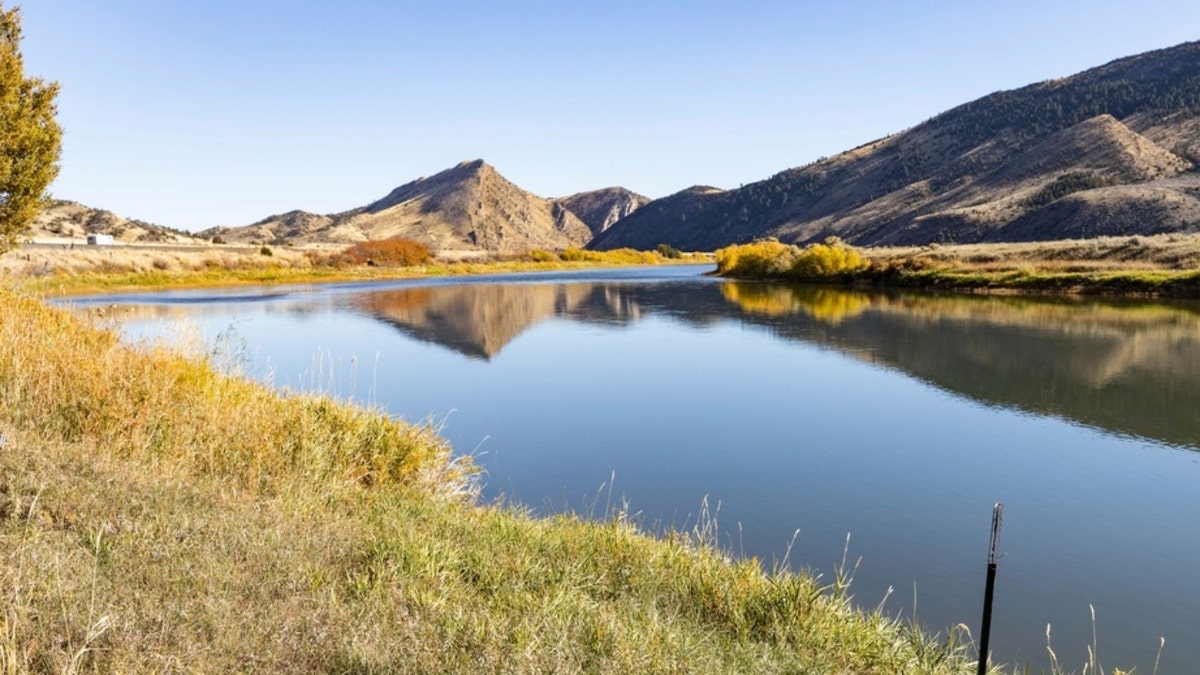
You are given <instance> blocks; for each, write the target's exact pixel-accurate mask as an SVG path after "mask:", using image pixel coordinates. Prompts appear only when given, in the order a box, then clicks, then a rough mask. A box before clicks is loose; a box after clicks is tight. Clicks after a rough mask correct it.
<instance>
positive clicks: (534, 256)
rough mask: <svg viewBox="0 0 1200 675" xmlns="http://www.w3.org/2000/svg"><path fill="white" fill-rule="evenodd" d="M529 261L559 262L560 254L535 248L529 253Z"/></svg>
mask: <svg viewBox="0 0 1200 675" xmlns="http://www.w3.org/2000/svg"><path fill="white" fill-rule="evenodd" d="M529 259H530V260H532V261H533V262H557V261H558V259H559V258H558V254H557V253H554V252H553V251H544V250H542V249H540V248H535V249H533V250H532V251H530V252H529Z"/></svg>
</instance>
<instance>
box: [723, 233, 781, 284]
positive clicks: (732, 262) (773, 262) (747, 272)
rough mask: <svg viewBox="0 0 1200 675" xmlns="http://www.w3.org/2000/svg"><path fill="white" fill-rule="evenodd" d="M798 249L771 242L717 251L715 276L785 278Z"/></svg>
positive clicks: (765, 241) (758, 242)
mask: <svg viewBox="0 0 1200 675" xmlns="http://www.w3.org/2000/svg"><path fill="white" fill-rule="evenodd" d="M799 254H800V249H798V248H796V247H795V246H790V245H788V244H781V243H779V242H778V241H775V240H773V239H771V240H764V241H756V242H754V243H752V244H740V245H734V246H726V247H725V248H722V249H718V250H717V252H716V255H717V274H720V275H722V276H732V277H741V278H744V279H762V278H766V277H779V276H784V275H786V274H787V273H788V272H789V271H790V270H791V269H792V263H793V262H794V261H795V259H796V256H797V255H799Z"/></svg>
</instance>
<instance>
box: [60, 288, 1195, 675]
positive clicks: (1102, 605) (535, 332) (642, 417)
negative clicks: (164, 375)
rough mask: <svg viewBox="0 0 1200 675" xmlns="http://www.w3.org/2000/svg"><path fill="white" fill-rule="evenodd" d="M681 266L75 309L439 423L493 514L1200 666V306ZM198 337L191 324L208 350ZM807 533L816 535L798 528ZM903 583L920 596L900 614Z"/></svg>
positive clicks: (1000, 632)
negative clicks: (514, 513)
mask: <svg viewBox="0 0 1200 675" xmlns="http://www.w3.org/2000/svg"><path fill="white" fill-rule="evenodd" d="M702 271H703V270H702V269H701V268H695V267H668V268H640V269H635V270H610V271H594V272H584V273H553V274H533V275H508V276H497V277H475V278H469V279H442V280H421V281H401V282H383V283H369V284H339V285H328V286H303V287H288V288H279V287H273V288H264V289H249V290H248V289H238V290H236V291H233V292H214V291H211V290H205V291H181V292H170V293H154V294H141V295H135V296H110V297H105V298H88V299H79V300H73V301H69V302H71V303H73V304H75V305H77V306H78V307H79V309H80V311H87V312H91V313H103V314H105V315H107V316H110V317H113V318H115V319H117V320H118V321H120V322H121V325H122V326H123V328H122V330H124V331H125V332H126V334H127V335H128V336H129V337H130V339H142V338H145V337H147V336H152V335H161V334H163V333H164V332H172V331H174V330H175V329H174V328H170V327H171V326H176V325H177V324H178V322H179V321H181V320H182V321H186V322H187V323H188V324H189V325H193V326H195V330H197V331H198V333H199V334H200V335H201V336H203V339H204V340H205V341H206V342H205V344H207V345H208V346H207V349H208V350H209V351H210V352H212V353H215V354H216V358H217V360H218V361H220V362H222V363H226V364H233V366H235V367H239V368H241V369H242V370H243V371H244V372H245V373H247V374H249V375H251V376H254V377H258V378H261V379H264V380H268V381H271V382H274V383H275V384H277V385H279V386H283V387H288V388H292V389H304V390H316V391H323V392H327V393H330V394H332V395H335V396H338V397H341V398H348V399H353V400H356V401H363V402H368V403H372V404H378V405H382V406H384V407H386V409H387V410H389V411H390V412H392V413H393V414H396V415H398V416H401V417H404V418H406V419H409V420H414V421H421V420H424V419H431V420H433V421H434V422H435V423H436V424H440V425H443V430H442V433H443V434H444V435H445V436H446V437H447V438H448V439H450V440H451V442H452V443H453V444H454V446H455V448H456V449H457V451H458V452H463V453H472V454H474V455H475V456H476V459H477V461H478V463H479V464H481V465H482V466H483V467H484V468H485V469H486V471H487V474H486V485H485V498H486V499H489V500H492V499H497V498H500V497H501V496H503V498H504V499H505V500H507V501H510V502H519V503H521V504H525V505H528V506H530V507H532V508H534V509H535V510H536V511H539V512H543V513H548V512H553V511H560V510H564V509H566V510H574V511H580V512H583V513H585V514H589V515H594V516H596V517H602V516H603V515H604V514H606V513H608V512H610V511H611V510H612V509H615V508H618V507H620V508H627V509H629V510H631V511H633V512H636V513H637V514H639V517H640V518H641V520H642V522H643V523H645V524H646V526H647V527H663V526H669V527H677V528H690V527H693V526H694V525H696V523H697V520H698V518H700V515H699V514H700V513H701V511H702V509H703V505H704V504H705V503H707V511H708V517H715V518H716V520H717V522H718V524H719V527H720V535H719V536H720V539H721V541H722V543H723V544H724V545H725V546H727V547H729V548H730V549H732V550H733V551H734V552H736V553H739V554H742V555H747V556H751V555H752V556H756V557H758V558H759V559H760V560H762V561H763V562H764V564H765V565H766V566H768V567H770V566H771V565H772V564H773V561H781V560H782V559H783V557H784V555H785V553H786V552H787V550H788V547H789V542H792V540H793V537H794V545H792V546H791V552H790V557H789V558H788V561H787V562H788V563H789V564H791V565H793V566H795V567H807V568H811V569H814V570H816V571H819V572H820V573H822V574H824V575H825V576H826V577H827V578H830V579H831V578H832V576H833V574H834V573H835V570H836V568H837V566H838V565H839V564H840V563H841V561H842V559H843V555H844V552H845V551H846V550H847V545H846V540H847V534H848V533H849V534H850V541H849V546H848V550H849V559H848V563H849V565H850V566H854V565H855V563H856V562H857V569H856V571H855V579H854V585H853V592H854V594H855V596H856V598H857V600H858V601H859V602H860V603H861V604H862V605H864V606H875V605H877V604H879V603H880V602H881V601H883V600H884V598H885V597H887V600H886V603H885V605H884V606H885V608H887V609H889V610H891V611H893V612H896V613H904V614H905V615H911V614H912V613H913V611H914V600H913V599H914V595H915V599H916V602H915V610H916V613H917V615H918V616H919V618H920V620H921V621H922V622H923V623H925V624H926V625H927V626H929V627H932V628H934V629H935V630H941V631H944V630H945V629H946V628H947V627H949V626H951V625H953V624H956V623H959V622H962V623H965V624H967V625H968V626H969V627H970V628H971V629H972V630H973V631H976V630H977V626H978V623H979V618H980V617H979V615H980V609H981V605H982V592H983V582H984V571H985V564H986V556H987V543H988V526H989V524H990V517H991V508H992V504H993V502H995V501H1003V502H1004V503H1005V520H1004V529H1003V533H1002V537H1001V550H1002V551H1003V553H1004V558H1003V559H1002V560H1001V564H1000V571H999V578H998V582H997V597H996V606H995V618H994V623H993V634H992V641H991V644H992V648H993V652H994V654H995V656H996V658H997V659H999V660H1001V661H1005V662H1008V663H1020V664H1024V663H1026V662H1027V661H1028V662H1031V663H1032V664H1033V666H1034V668H1035V670H1036V669H1037V668H1038V667H1039V666H1042V665H1044V664H1045V663H1046V649H1045V642H1046V641H1045V633H1046V625H1047V623H1049V624H1052V625H1053V636H1054V648H1055V651H1056V653H1057V654H1058V656H1059V659H1060V661H1062V662H1063V665H1065V666H1067V667H1069V668H1073V669H1080V668H1081V666H1082V664H1083V662H1084V660H1085V659H1086V647H1087V645H1089V644H1090V643H1091V639H1092V638H1091V635H1092V622H1091V616H1090V612H1089V606H1094V607H1095V611H1096V615H1097V624H1098V625H1097V630H1098V634H1099V650H1100V652H1099V653H1100V657H1101V661H1102V664H1103V665H1104V667H1105V668H1106V669H1107V670H1111V669H1112V668H1113V667H1121V668H1126V667H1129V666H1132V665H1138V666H1139V670H1144V671H1147V672H1149V671H1150V670H1152V669H1153V665H1154V659H1155V655H1156V653H1157V651H1158V645H1159V637H1160V636H1163V637H1165V638H1166V640H1167V646H1166V649H1165V651H1164V652H1163V656H1162V664H1161V666H1160V669H1159V672H1160V673H1171V672H1186V671H1187V670H1188V667H1189V665H1190V664H1192V663H1196V662H1200V621H1197V620H1196V617H1198V616H1200V573H1198V572H1197V571H1196V566H1195V565H1194V564H1193V561H1195V560H1197V559H1198V558H1200V528H1198V527H1197V526H1196V525H1195V523H1194V518H1193V514H1195V513H1196V512H1197V507H1200V454H1198V453H1197V451H1198V450H1200V416H1198V415H1197V405H1196V402H1197V401H1198V400H1200V306H1197V305H1194V304H1193V305H1188V304H1151V303H1131V302H1102V301H1094V300H1088V301H1061V300H1060V301H1045V300H1031V299H1019V298H981V297H936V296H929V295H917V294H866V293H858V292H845V291H837V290H831V289H822V288H811V287H809V288H805V287H792V286H786V285H777V284H751V283H736V282H725V281H721V280H716V279H711V278H707V277H703V276H701V272H702ZM185 332H186V331H185ZM797 530H799V534H798V535H795V532H796V531H797ZM889 588H891V589H892V592H891V594H890V597H888V596H889Z"/></svg>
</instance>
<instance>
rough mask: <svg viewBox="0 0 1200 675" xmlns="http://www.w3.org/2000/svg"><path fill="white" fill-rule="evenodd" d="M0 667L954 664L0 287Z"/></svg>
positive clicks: (928, 644)
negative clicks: (517, 502)
mask: <svg viewBox="0 0 1200 675" xmlns="http://www.w3.org/2000/svg"><path fill="white" fill-rule="evenodd" d="M0 403H2V406H0V434H4V436H5V437H6V440H5V441H4V447H2V448H0V597H3V602H2V603H0V673H4V674H6V675H7V674H8V673H25V672H72V673H73V672H189V673H190V672H306V673H307V672H314V671H315V672H339V673H344V672H356V673H357V672H363V673H365V672H398V673H431V672H439V673H441V672H451V673H453V672H461V673H467V672H470V673H476V672H512V673H524V672H595V673H606V672H612V673H628V672H722V673H724V672H755V673H761V672H814V673H815V672H820V673H826V672H854V673H925V672H929V673H968V672H974V666H973V665H972V664H971V662H970V659H969V658H968V657H967V655H966V654H965V653H964V652H965V648H964V646H963V645H961V644H959V643H957V642H953V641H952V642H951V643H950V644H948V645H947V644H944V643H943V644H939V643H938V642H937V641H936V640H935V639H933V638H931V637H930V636H928V635H924V634H921V633H919V632H918V631H914V630H912V629H910V628H908V627H906V626H904V625H901V624H897V623H896V622H894V621H892V620H889V619H887V618H886V617H883V616H880V615H879V614H878V613H861V612H857V611H854V610H853V609H852V608H851V607H850V605H849V603H848V601H847V599H846V597H845V595H844V592H845V584H844V583H843V582H844V578H842V577H841V576H840V575H839V578H838V579H836V580H832V581H831V582H829V583H828V584H827V583H825V582H822V581H821V580H820V579H816V578H812V577H810V576H805V575H794V574H790V573H779V574H775V575H766V574H764V573H763V572H762V570H761V568H760V566H759V565H758V563H757V562H755V561H744V562H732V561H730V560H729V559H727V558H726V557H725V556H723V555H721V554H720V553H719V552H717V551H715V550H714V549H712V548H711V547H710V544H709V542H711V541H712V528H711V525H712V523H704V524H703V526H698V527H697V529H696V530H695V531H694V532H692V533H690V534H677V535H673V536H670V537H668V538H667V539H666V540H655V539H652V538H650V537H647V536H645V535H643V534H641V533H640V532H639V530H638V528H637V527H636V525H635V524H633V523H631V522H629V521H628V520H627V519H626V518H625V517H624V516H623V515H622V514H621V513H619V512H618V513H616V514H614V516H613V517H612V518H610V519H609V520H607V521H606V522H599V523H597V522H585V521H583V520H581V519H578V518H575V517H570V516H563V517H558V518H553V519H548V520H541V519H535V518H532V517H530V516H529V515H528V514H526V513H523V512H520V511H515V510H512V509H507V508H500V507H480V506H475V505H473V504H472V503H471V500H470V499H469V495H470V493H471V486H472V483H471V480H470V471H469V465H468V464H464V463H461V462H454V461H451V460H450V457H449V454H448V450H449V449H448V448H447V447H446V446H445V444H444V443H443V442H441V441H440V440H439V439H438V438H436V437H435V436H433V435H432V434H431V433H430V432H429V431H428V430H427V429H423V428H419V427H411V426H409V425H406V424H403V423H398V422H394V421H392V420H389V419H388V418H387V417H385V416H383V415H381V414H379V413H374V412H370V411H364V410H361V409H357V408H353V407H348V406H345V405H341V404H337V403H334V402H331V401H328V400H325V399H321V398H316V397H309V396H280V395H277V394H275V393H273V392H271V391H269V390H267V389H265V388H263V387H261V386H258V385H255V384H250V383H247V382H243V381H241V380H237V379H231V378H228V377H224V376H222V375H219V374H218V373H216V372H214V371H213V370H212V368H210V367H209V366H207V365H205V364H204V363H202V362H199V361H197V360H193V359H188V358H185V357H183V356H180V355H179V354H177V353H175V352H171V351H168V350H163V349H154V348H150V349H134V348H130V347H126V346H123V345H122V344H121V343H120V342H119V341H118V340H117V339H116V338H115V337H114V336H113V335H111V334H109V333H106V332H102V331H98V330H96V329H93V328H91V327H89V326H87V325H86V324H83V323H81V322H80V321H79V320H78V319H76V318H74V317H71V316H69V315H67V314H65V313H63V312H60V311H57V310H53V309H50V308H47V307H45V306H44V305H42V304H40V303H38V302H36V301H34V300H31V299H27V298H23V297H19V296H17V295H14V294H13V293H11V292H8V291H3V290H0Z"/></svg>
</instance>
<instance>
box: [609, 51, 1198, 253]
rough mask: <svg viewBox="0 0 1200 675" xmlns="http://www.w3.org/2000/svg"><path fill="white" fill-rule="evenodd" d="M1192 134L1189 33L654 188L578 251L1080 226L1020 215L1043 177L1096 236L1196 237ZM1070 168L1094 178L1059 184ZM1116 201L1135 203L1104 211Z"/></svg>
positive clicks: (968, 236) (1046, 231)
mask: <svg viewBox="0 0 1200 675" xmlns="http://www.w3.org/2000/svg"><path fill="white" fill-rule="evenodd" d="M1197 132H1200V42H1189V43H1184V44H1182V45H1177V46H1175V47H1171V48H1167V49H1162V50H1156V51H1153V52H1147V53H1144V54H1139V55H1135V56H1130V57H1125V58H1123V59H1117V60H1115V61H1112V62H1110V63H1107V64H1104V65H1102V66H1099V67H1097V68H1093V69H1090V70H1086V71H1083V72H1082V73H1078V74H1076V75H1072V76H1070V77H1066V78H1059V79H1057V80H1048V81H1045V82H1040V83H1035V84H1031V85H1027V86H1025V87H1021V88H1019V89H1014V90H1009V91H1000V92H995V93H992V94H989V95H987V96H984V97H981V98H979V99H976V100H975V101H971V102H968V103H965V104H962V105H960V106H957V107H955V108H952V109H950V110H948V111H946V112H944V113H941V114H939V115H935V116H934V117H931V118H930V119H928V120H926V121H925V122H922V123H921V124H918V125H916V126H914V127H912V128H910V129H908V130H905V131H902V132H900V133H897V134H893V135H891V136H887V137H884V138H881V139H878V140H875V141H871V142H869V143H865V144H863V145H861V146H859V147H857V148H854V149H852V150H848V151H846V152H843V153H840V154H838V155H835V156H833V157H829V158H825V159H822V160H820V161H817V162H813V163H811V164H808V165H805V166H801V167H796V168H792V169H787V170H784V171H781V172H779V173H777V174H775V175H774V176H771V177H770V178H767V179H764V180H761V181H758V182H755V183H750V184H748V185H745V186H743V187H741V188H738V189H735V190H728V191H725V192H724V193H721V194H719V195H713V194H706V195H696V194H694V193H692V194H688V191H686V190H685V191H681V192H679V193H675V194H674V195H669V196H668V197H665V198H663V199H660V200H655V201H654V202H651V203H650V204H648V205H646V206H644V207H642V208H641V209H639V210H638V211H637V212H635V213H633V214H631V215H630V216H629V217H626V218H624V219H622V220H621V221H618V222H617V223H616V224H614V225H613V226H612V227H611V228H609V229H608V230H606V231H605V232H603V233H601V234H600V235H599V236H597V237H596V238H595V239H594V240H593V241H592V242H591V244H589V245H590V246H591V247H593V248H598V249H608V248H618V247H623V246H631V247H634V248H646V247H653V246H655V245H657V244H658V243H667V244H671V245H673V246H675V247H677V248H683V249H693V250H702V249H709V250H711V249H713V248H718V247H720V246H724V245H728V244H731V243H741V242H746V241H750V240H753V239H755V238H760V237H775V238H778V239H779V240H781V241H785V242H793V243H805V242H810V241H818V240H821V239H823V238H825V237H828V236H839V237H841V238H843V239H846V240H847V241H850V242H851V243H856V244H861V245H888V244H927V243H930V242H959V243H964V242H974V241H990V240H997V238H1005V239H1012V238H1016V239H1028V238H1067V237H1072V236H1089V235H1088V234H1087V231H1088V228H1087V227H1085V226H1084V225H1083V224H1082V223H1081V222H1075V223H1074V224H1069V226H1068V227H1064V228H1062V229H1061V230H1060V229H1058V228H1055V227H1054V226H1053V224H1054V218H1055V217H1056V216H1055V214H1056V213H1057V212H1058V211H1061V210H1062V209H1063V208H1064V206H1063V205H1058V206H1055V208H1054V209H1052V210H1051V211H1046V212H1044V213H1042V215H1041V216H1038V215H1036V214H1037V213H1038V212H1039V211H1042V210H1043V209H1045V208H1046V207H1048V206H1051V204H1052V203H1053V202H1056V201H1058V199H1062V198H1065V197H1067V196H1068V194H1065V193H1064V194H1059V195H1057V196H1056V197H1055V198H1054V199H1050V200H1048V201H1045V202H1044V203H1038V202H1037V201H1036V200H1035V199H1034V197H1035V196H1036V195H1038V194H1039V193H1042V191H1044V190H1048V189H1050V188H1051V186H1053V185H1055V183H1056V181H1060V182H1059V183H1058V185H1057V188H1056V189H1065V188H1069V187H1070V188H1078V189H1072V190H1071V193H1072V195H1073V198H1072V202H1073V203H1075V204H1076V206H1077V209H1076V210H1077V211H1078V212H1079V213H1081V214H1085V215H1081V216H1079V217H1078V218H1076V219H1075V220H1076V221H1082V220H1086V219H1087V218H1089V217H1094V216H1095V215H1096V214H1100V215H1104V217H1105V219H1106V223H1107V224H1106V225H1105V227H1104V228H1101V229H1102V230H1103V231H1104V233H1108V234H1113V233H1120V234H1126V233H1127V234H1140V233H1151V232H1161V231H1188V232H1191V231H1200V199H1197V195H1198V194H1200V192H1198V191H1197V189H1196V188H1200V177H1198V176H1197V174H1196V173H1195V168H1196V165H1197V163H1198V160H1200V134H1198V133H1197ZM1072 139H1074V141H1075V142H1072ZM1084 140H1086V142H1083V141H1084ZM1056 143H1057V145H1055V144H1056ZM1168 146H1169V147H1168ZM1085 170H1086V171H1091V172H1093V173H1095V174H1096V175H1095V176H1094V178H1093V179H1091V180H1086V179H1085V180H1079V181H1076V182H1075V183H1072V182H1071V180H1069V179H1064V175H1066V174H1071V173H1076V172H1080V171H1085ZM1171 181H1174V182H1171ZM1130 185H1142V186H1143V187H1145V188H1147V191H1138V190H1131V189H1130V188H1129V187H1128V186H1130ZM1122 189H1123V192H1122ZM689 190H690V189H689ZM1143 193H1144V194H1143ZM1045 194H1049V193H1045ZM1162 194H1170V195H1171V196H1172V201H1173V203H1174V208H1173V209H1172V212H1173V213H1176V214H1177V215H1176V216H1175V217H1173V218H1172V219H1168V220H1166V221H1162V220H1159V221H1155V222H1150V221H1147V220H1146V218H1147V217H1151V216H1157V217H1159V218H1161V217H1162V216H1163V213H1161V212H1160V211H1161V210H1153V209H1151V210H1147V208H1146V207H1145V204H1143V205H1142V206H1138V202H1145V201H1146V200H1151V201H1153V199H1154V198H1155V197H1154V196H1153V195H1162ZM1121 195H1125V196H1127V197H1136V199H1134V201H1133V202H1128V203H1127V208H1122V209H1118V210H1117V211H1120V213H1116V212H1114V211H1113V209H1112V202H1113V201H1114V200H1117V198H1118V197H1120V196H1121ZM1087 214H1090V215H1087Z"/></svg>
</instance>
